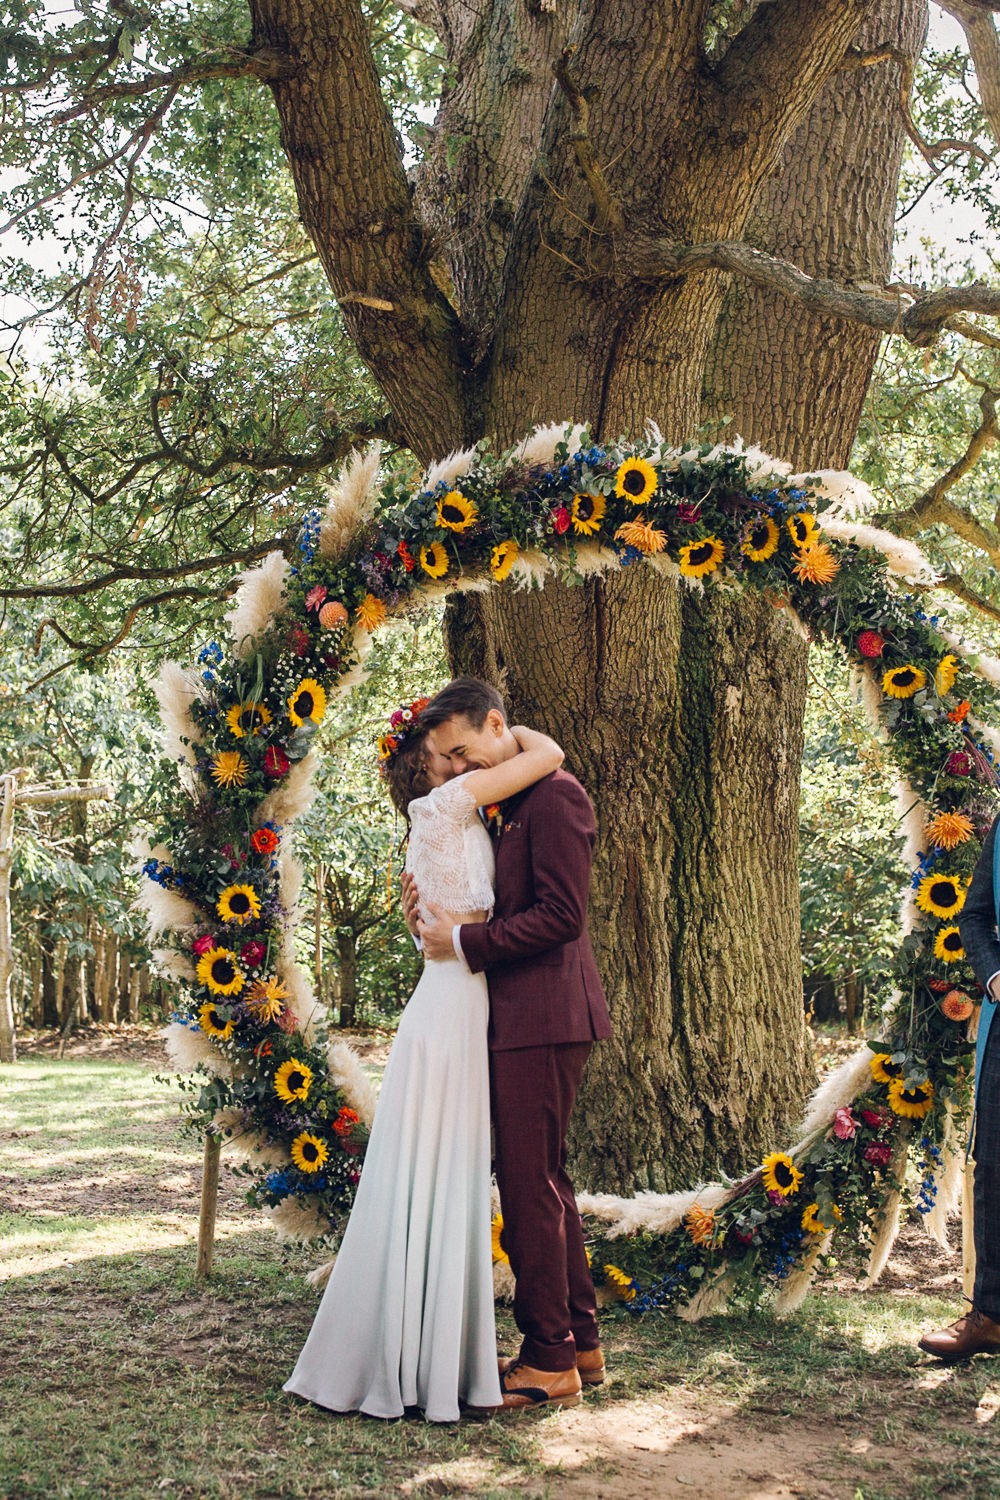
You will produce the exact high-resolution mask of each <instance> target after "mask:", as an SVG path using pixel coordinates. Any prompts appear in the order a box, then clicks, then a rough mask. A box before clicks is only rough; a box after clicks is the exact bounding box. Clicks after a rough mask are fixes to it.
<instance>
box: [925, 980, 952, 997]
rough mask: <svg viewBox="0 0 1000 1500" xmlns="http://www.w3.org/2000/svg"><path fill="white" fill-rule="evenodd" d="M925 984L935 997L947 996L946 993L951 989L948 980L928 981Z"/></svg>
mask: <svg viewBox="0 0 1000 1500" xmlns="http://www.w3.org/2000/svg"><path fill="white" fill-rule="evenodd" d="M927 983H928V984H929V985H930V987H931V989H932V990H933V991H934V993H935V995H947V993H948V991H949V990H950V989H951V981H950V980H948V979H928V981H927Z"/></svg>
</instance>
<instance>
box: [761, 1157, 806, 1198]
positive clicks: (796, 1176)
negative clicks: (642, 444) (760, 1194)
mask: <svg viewBox="0 0 1000 1500" xmlns="http://www.w3.org/2000/svg"><path fill="white" fill-rule="evenodd" d="M761 1166H762V1167H763V1169H764V1187H765V1188H766V1189H767V1191H768V1192H769V1193H780V1194H781V1196H782V1197H783V1198H790V1197H791V1196H792V1194H793V1193H797V1192H798V1190H799V1184H800V1183H801V1181H802V1173H801V1172H800V1171H799V1169H798V1167H797V1166H796V1165H795V1163H794V1162H793V1161H792V1158H791V1157H790V1156H789V1155H788V1154H787V1153H786V1152H784V1151H772V1152H771V1154H770V1156H765V1158H764V1160H763V1161H762V1162H761Z"/></svg>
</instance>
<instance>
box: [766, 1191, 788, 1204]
mask: <svg viewBox="0 0 1000 1500" xmlns="http://www.w3.org/2000/svg"><path fill="white" fill-rule="evenodd" d="M767 1201H768V1203H770V1204H773V1206H774V1207H775V1208H780V1207H781V1205H782V1204H783V1203H784V1201H785V1195H784V1193H779V1192H778V1190H777V1188H771V1190H770V1192H769V1193H768V1195H767Z"/></svg>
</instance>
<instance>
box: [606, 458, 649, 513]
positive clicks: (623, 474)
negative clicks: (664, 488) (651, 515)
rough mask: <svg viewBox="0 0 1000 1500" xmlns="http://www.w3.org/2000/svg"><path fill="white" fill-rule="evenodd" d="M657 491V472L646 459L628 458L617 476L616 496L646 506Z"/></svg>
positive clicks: (620, 466) (620, 465) (619, 468)
mask: <svg viewBox="0 0 1000 1500" xmlns="http://www.w3.org/2000/svg"><path fill="white" fill-rule="evenodd" d="M655 489H656V470H655V469H654V468H653V465H652V464H651V463H649V461H648V460H647V459H645V458H627V459H626V460H625V462H624V463H623V464H619V466H618V472H617V474H616V475H615V494H616V495H621V496H622V498H623V499H625V500H631V502H632V504H633V505H644V504H645V503H646V501H647V500H648V499H649V497H650V495H651V494H652V493H653V491H654V490H655Z"/></svg>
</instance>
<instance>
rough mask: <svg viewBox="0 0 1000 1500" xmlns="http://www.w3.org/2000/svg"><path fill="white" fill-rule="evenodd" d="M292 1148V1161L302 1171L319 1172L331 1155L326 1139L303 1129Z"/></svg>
mask: <svg viewBox="0 0 1000 1500" xmlns="http://www.w3.org/2000/svg"><path fill="white" fill-rule="evenodd" d="M291 1150H292V1161H293V1162H294V1163H295V1165H296V1166H297V1167H298V1169H299V1171H300V1172H318V1171H319V1169H320V1167H321V1166H322V1165H323V1163H324V1162H325V1161H326V1159H327V1157H328V1156H329V1155H330V1148H329V1146H328V1145H327V1144H326V1141H324V1140H321V1139H320V1137H319V1136H318V1135H312V1134H311V1133H310V1132H309V1131H308V1130H303V1132H302V1134H301V1135H297V1136H296V1137H295V1139H294V1141H293V1142H292V1147H291Z"/></svg>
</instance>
